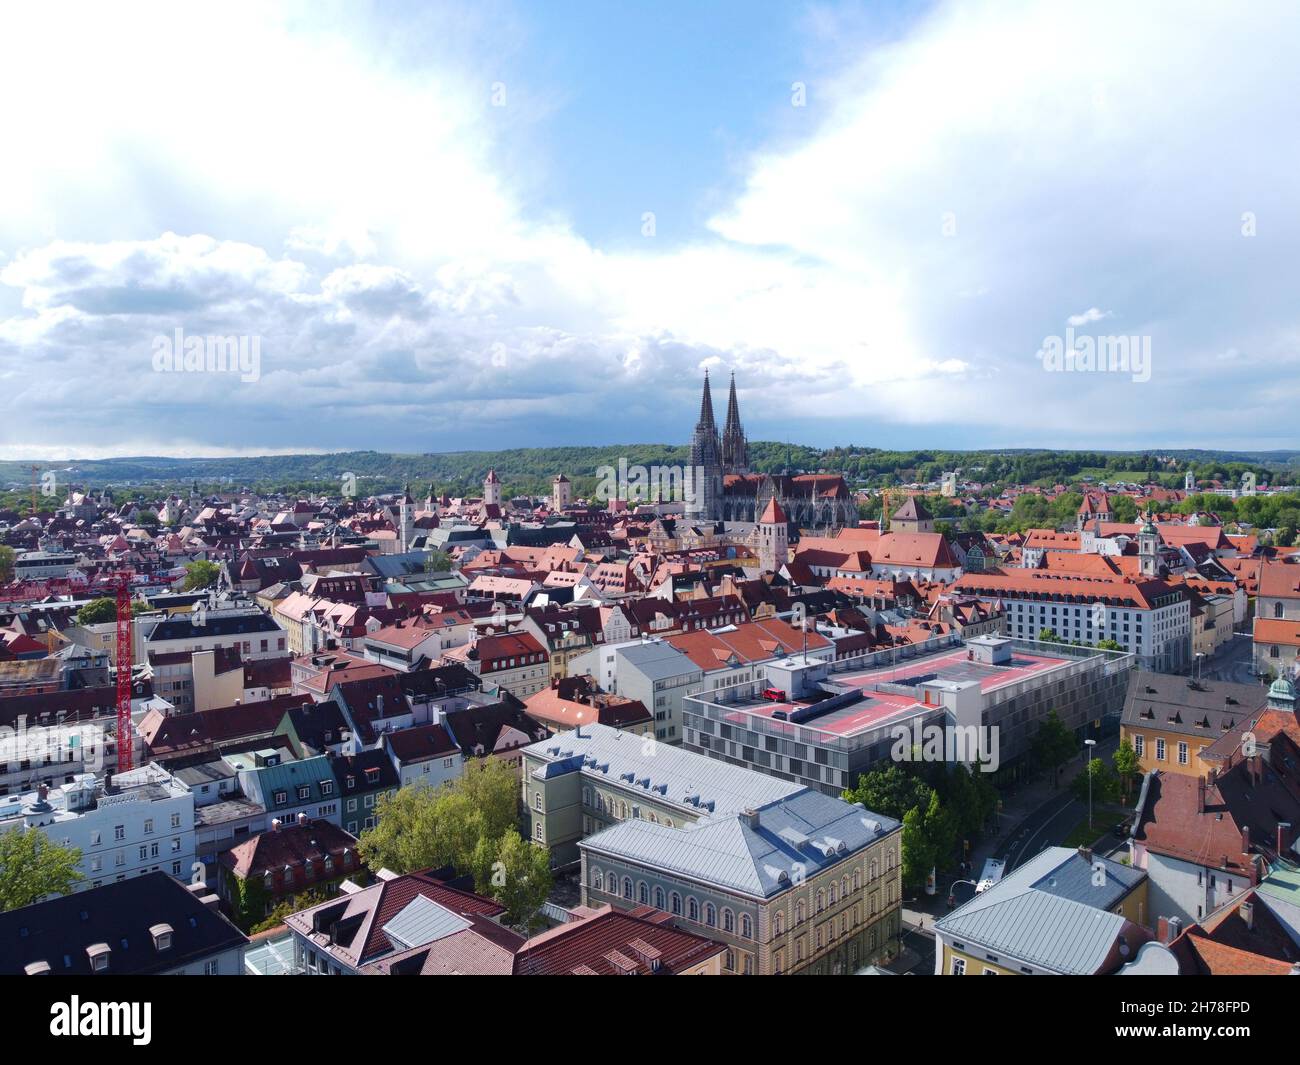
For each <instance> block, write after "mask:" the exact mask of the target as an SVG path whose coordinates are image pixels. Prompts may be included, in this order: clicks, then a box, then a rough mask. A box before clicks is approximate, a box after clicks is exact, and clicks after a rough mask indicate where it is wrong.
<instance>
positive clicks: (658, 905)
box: [655, 887, 664, 910]
mask: <svg viewBox="0 0 1300 1065" xmlns="http://www.w3.org/2000/svg"><path fill="white" fill-rule="evenodd" d="M663 908H664V889H663V888H661V887H656V888H655V909H656V910H662V909H663Z"/></svg>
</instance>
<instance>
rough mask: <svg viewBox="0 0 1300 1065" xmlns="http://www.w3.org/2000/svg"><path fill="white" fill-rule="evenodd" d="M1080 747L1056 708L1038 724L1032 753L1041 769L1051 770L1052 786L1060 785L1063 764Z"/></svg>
mask: <svg viewBox="0 0 1300 1065" xmlns="http://www.w3.org/2000/svg"><path fill="white" fill-rule="evenodd" d="M1078 747H1079V745H1078V744H1077V743H1076V742H1075V739H1074V733H1072V732H1071V731H1070V730H1069V729H1068V728H1066V727H1065V722H1063V721H1062V720H1061V716H1060V715H1059V714H1058V713H1057V712H1056V711H1055V710H1053V711H1052V712H1051V713H1050V714H1048V715H1047V717H1046V718H1044V719H1043V722H1042V724H1040V725H1039V726H1038V732H1037V733H1036V734H1035V736H1034V740H1033V744H1032V746H1031V754H1032V756H1033V759H1034V762H1035V763H1036V764H1037V765H1038V767H1039V768H1040V769H1046V770H1048V771H1050V772H1051V774H1052V787H1054V788H1055V787H1059V786H1060V770H1061V766H1063V765H1065V763H1066V762H1068V761H1069V760H1070V759H1071V758H1073V757H1074V754H1075V752H1076V751H1077V750H1078Z"/></svg>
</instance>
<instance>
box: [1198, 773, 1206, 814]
mask: <svg viewBox="0 0 1300 1065" xmlns="http://www.w3.org/2000/svg"><path fill="white" fill-rule="evenodd" d="M1196 812H1197V813H1198V814H1203V813H1205V778H1204V777H1197V778H1196Z"/></svg>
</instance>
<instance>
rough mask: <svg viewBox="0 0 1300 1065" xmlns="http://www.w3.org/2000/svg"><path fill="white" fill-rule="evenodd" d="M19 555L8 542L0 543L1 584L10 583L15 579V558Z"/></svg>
mask: <svg viewBox="0 0 1300 1065" xmlns="http://www.w3.org/2000/svg"><path fill="white" fill-rule="evenodd" d="M17 557H18V556H17V555H16V553H15V552H14V549H13V548H12V547H10V546H8V545H7V544H0V584H8V583H9V582H10V581H11V580H13V579H14V559H15V558H17Z"/></svg>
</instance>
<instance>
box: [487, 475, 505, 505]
mask: <svg viewBox="0 0 1300 1065" xmlns="http://www.w3.org/2000/svg"><path fill="white" fill-rule="evenodd" d="M483 504H484V505H485V506H489V507H490V506H493V505H494V504H495V505H496V506H498V507H499V506H500V505H501V478H500V477H498V476H497V471H496V470H488V475H487V476H486V477H484V478H483Z"/></svg>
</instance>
